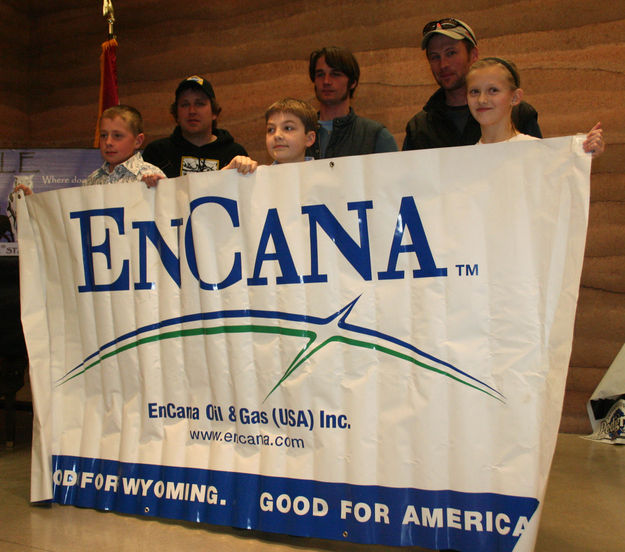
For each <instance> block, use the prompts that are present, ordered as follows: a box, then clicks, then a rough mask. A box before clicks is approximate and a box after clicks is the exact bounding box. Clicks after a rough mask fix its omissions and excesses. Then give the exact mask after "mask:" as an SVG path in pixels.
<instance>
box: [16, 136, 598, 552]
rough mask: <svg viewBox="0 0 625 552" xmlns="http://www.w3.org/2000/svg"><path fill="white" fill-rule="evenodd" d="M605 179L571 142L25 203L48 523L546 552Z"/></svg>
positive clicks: (394, 157)
mask: <svg viewBox="0 0 625 552" xmlns="http://www.w3.org/2000/svg"><path fill="white" fill-rule="evenodd" d="M589 173H590V159H589V157H588V156H586V155H585V154H583V153H582V150H581V145H580V143H579V140H578V139H577V138H573V137H571V138H559V139H549V140H543V141H532V142H519V143H512V144H495V145H491V146H471V147H464V148H447V149H442V150H426V151H420V152H397V153H389V154H381V155H370V156H362V157H352V158H340V159H334V160H320V161H311V162H308V163H301V164H291V165H281V166H271V167H261V168H259V169H258V171H257V172H256V173H255V174H254V175H251V176H250V175H248V176H241V175H239V174H238V173H236V172H235V171H222V172H214V173H208V174H193V175H189V176H187V177H183V178H179V179H176V180H168V181H161V183H159V185H158V186H157V188H156V189H147V188H146V187H145V185H143V184H141V183H137V184H136V185H135V184H131V185H128V184H119V185H108V186H95V187H90V188H89V189H68V190H62V191H54V192H50V193H47V194H36V195H34V196H32V197H29V198H28V199H27V200H25V201H22V202H20V212H19V215H18V218H19V221H20V252H21V253H20V262H21V270H22V282H21V283H22V288H21V289H22V302H23V303H22V313H23V314H22V317H23V324H24V329H25V333H26V337H27V342H28V347H29V354H30V359H31V381H32V386H33V393H34V400H35V423H34V428H35V434H34V440H33V474H32V500H33V501H39V500H48V499H52V500H54V501H55V502H58V503H61V504H73V505H78V506H86V507H93V508H101V509H110V510H115V511H119V512H127V513H134V514H145V515H150V516H161V517H169V518H176V519H186V520H195V521H203V522H208V523H214V524H222V525H227V526H235V527H243V528H252V529H258V530H262V531H273V532H281V533H287V534H290V535H302V536H313V537H321V538H330V539H336V540H345V541H351V542H359V543H380V544H386V545H419V546H424V547H428V548H456V549H469V550H502V551H504V550H513V549H514V550H517V551H518V550H532V548H533V544H534V540H535V537H536V530H537V527H538V521H539V520H538V518H539V511H540V506H541V502H542V500H543V497H544V492H545V485H546V480H547V475H548V472H549V468H550V464H551V459H552V456H553V450H554V447H555V440H556V435H557V429H558V425H559V420H560V413H561V408H562V399H563V394H564V385H565V380H566V372H567V367H568V360H569V356H570V351H571V340H572V332H573V319H574V314H575V307H576V301H577V293H578V287H579V279H580V274H581V266H582V259H583V252H584V242H585V233H586V225H587V213H588V201H589Z"/></svg>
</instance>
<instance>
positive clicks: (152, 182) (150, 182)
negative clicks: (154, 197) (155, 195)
mask: <svg viewBox="0 0 625 552" xmlns="http://www.w3.org/2000/svg"><path fill="white" fill-rule="evenodd" d="M161 178H164V177H163V176H161V175H160V174H144V175H143V176H142V177H141V180H142V181H143V182H145V183H146V185H147V187H148V188H154V186H156V185H157V184H158V181H159V180H160V179H161Z"/></svg>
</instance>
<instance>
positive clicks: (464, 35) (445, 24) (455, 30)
mask: <svg viewBox="0 0 625 552" xmlns="http://www.w3.org/2000/svg"><path fill="white" fill-rule="evenodd" d="M435 34H442V35H444V36H448V37H449V38H453V39H454V40H464V39H466V40H468V41H469V42H470V43H471V44H473V46H477V38H476V37H475V33H474V32H473V29H471V27H469V26H468V25H467V24H466V23H465V22H463V21H460V19H455V18H453V17H446V18H444V19H438V20H436V21H430V22H429V23H426V25H425V27H423V38H422V39H421V49H422V50H425V49H426V48H427V45H428V42H429V40H430V38H432V36H433V35H435Z"/></svg>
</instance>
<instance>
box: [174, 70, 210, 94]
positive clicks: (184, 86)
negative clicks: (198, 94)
mask: <svg viewBox="0 0 625 552" xmlns="http://www.w3.org/2000/svg"><path fill="white" fill-rule="evenodd" d="M189 88H199V89H200V90H202V91H203V92H204V93H205V94H206V95H207V96H208V97H209V98H214V97H215V92H214V90H213V87H212V86H211V83H210V82H208V81H207V80H206V79H205V78H204V77H198V76H197V75H192V76H190V77H187V78H186V79H184V80H183V81H182V82H181V83H180V84H179V85H178V88H176V100H178V96H180V94H181V93H182V92H184V91H185V90H188V89H189Z"/></svg>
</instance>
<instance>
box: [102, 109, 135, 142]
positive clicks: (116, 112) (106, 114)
mask: <svg viewBox="0 0 625 552" xmlns="http://www.w3.org/2000/svg"><path fill="white" fill-rule="evenodd" d="M115 117H120V118H121V119H123V120H124V121H125V122H126V124H127V125H128V128H130V132H132V133H133V135H135V136H139V134H141V133H142V132H143V117H141V113H139V110H138V109H135V108H134V107H132V106H130V105H114V106H113V107H109V108H108V109H105V110H104V111H103V112H102V117H100V119H114V118H115Z"/></svg>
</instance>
